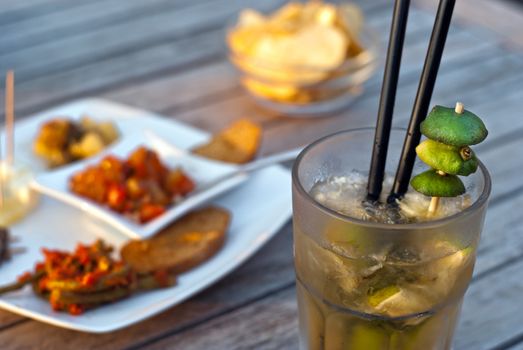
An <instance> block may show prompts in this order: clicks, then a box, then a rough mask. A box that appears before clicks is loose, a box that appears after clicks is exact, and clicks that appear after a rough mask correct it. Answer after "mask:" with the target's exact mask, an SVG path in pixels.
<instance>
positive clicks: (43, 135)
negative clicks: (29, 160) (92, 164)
mask: <svg viewBox="0 0 523 350" xmlns="http://www.w3.org/2000/svg"><path fill="white" fill-rule="evenodd" d="M118 136H119V132H118V130H117V129H116V126H115V125H114V124H113V123H111V122H106V121H96V120H94V119H92V118H90V117H88V116H84V117H82V118H81V119H80V120H79V121H75V120H72V119H68V118H56V119H52V120H49V121H48V122H46V123H44V124H43V125H42V127H41V128H40V131H39V132H38V135H37V136H36V139H35V141H34V144H33V150H34V152H35V154H36V155H38V156H39V157H41V158H42V159H44V160H45V161H46V163H47V164H48V166H49V167H51V168H53V167H58V166H61V165H64V164H68V163H71V162H74V161H75V160H78V159H83V158H87V157H90V156H93V155H95V154H97V153H99V152H100V151H101V150H103V149H104V148H105V147H107V146H108V145H110V144H111V143H113V142H114V141H115V140H116V139H117V138H118Z"/></svg>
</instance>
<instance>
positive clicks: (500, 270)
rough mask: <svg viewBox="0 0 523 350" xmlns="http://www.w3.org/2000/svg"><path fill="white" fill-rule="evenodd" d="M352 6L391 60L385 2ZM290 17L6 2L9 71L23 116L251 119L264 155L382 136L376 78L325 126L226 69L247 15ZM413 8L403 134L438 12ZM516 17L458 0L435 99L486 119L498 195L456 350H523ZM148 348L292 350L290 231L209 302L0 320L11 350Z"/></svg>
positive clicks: (3, 60)
mask: <svg viewBox="0 0 523 350" xmlns="http://www.w3.org/2000/svg"><path fill="white" fill-rule="evenodd" d="M357 2H358V3H359V4H360V5H361V6H362V8H363V10H364V12H365V14H366V17H367V20H368V22H369V23H370V25H371V26H372V27H373V28H374V29H375V30H376V31H377V32H378V33H379V34H380V37H381V40H382V51H383V50H384V47H385V44H386V40H387V31H388V27H389V25H390V19H391V12H392V11H391V9H392V2H391V1H389V0H372V1H369V0H359V1H357ZM282 3H284V0H264V1H255V0H198V1H189V0H148V1H140V0H91V1H85V2H84V1H69V0H17V1H15V0H0V33H2V35H1V39H0V72H4V71H5V70H6V69H8V68H14V69H15V70H16V75H17V116H18V117H19V118H24V117H26V116H28V115H30V114H31V113H34V112H37V111H40V110H42V109H45V108H48V107H51V106H54V105H56V104H59V103H62V102H66V101H69V100H71V99H75V98H80V97H87V96H98V97H102V98H107V99H111V100H115V101H118V102H122V103H127V104H131V105H134V106H138V107H140V108H144V109H148V110H152V111H155V112H158V113H160V114H162V115H165V116H166V118H172V119H176V120H180V121H184V122H187V123H190V124H192V125H194V126H197V127H200V128H203V129H206V130H208V131H217V130H219V129H221V128H223V126H224V125H226V124H228V123H230V122H232V121H234V120H236V119H238V118H245V117H246V118H250V119H252V120H255V121H258V122H260V123H261V124H262V125H263V127H264V136H263V145H262V154H271V153H274V152H277V151H282V150H285V149H288V148H292V147H296V146H299V145H303V144H307V143H309V142H311V141H312V140H314V139H317V138H319V137H321V136H324V135H326V134H329V133H332V132H335V131H338V130H342V129H347V128H353V127H361V126H370V125H373V124H374V123H375V115H376V112H377V104H378V103H377V102H378V98H379V96H378V95H379V91H380V84H381V74H382V71H381V69H382V68H380V70H379V72H378V73H377V74H376V75H375V76H373V77H372V78H371V79H370V80H369V81H368V82H367V83H366V85H365V90H364V92H363V94H362V96H361V97H360V98H359V99H357V100H356V101H355V102H354V103H353V104H352V105H351V106H350V107H349V108H348V109H346V110H344V111H341V112H337V113H335V114H333V115H331V116H329V117H325V118H318V119H302V118H289V117H285V116H282V115H280V114H279V113H276V112H271V111H267V110H265V109H263V108H261V107H259V106H257V105H256V104H255V103H254V101H253V100H252V99H251V98H250V97H249V96H248V95H247V94H246V93H245V92H244V91H243V90H242V89H241V87H240V86H239V83H238V79H237V75H236V73H235V72H234V70H233V69H232V68H231V66H230V64H229V63H228V62H227V59H226V52H225V47H224V42H223V37H224V28H225V27H226V25H227V23H229V22H230V21H231V19H232V18H233V17H234V15H235V14H236V13H237V12H238V11H239V10H240V9H242V8H244V7H254V8H258V9H261V10H265V11H269V10H271V9H274V8H276V7H278V6H280V5H281V4H282ZM413 3H414V6H413V8H412V10H411V13H410V17H409V24H408V33H407V38H406V41H405V50H404V59H403V65H402V72H401V78H400V86H399V90H398V94H397V102H396V108H395V119H394V124H395V125H397V126H405V125H406V122H407V120H408V118H409V115H410V112H411V108H412V102H413V99H414V94H415V92H416V88H417V84H418V79H419V74H420V70H421V66H422V63H423V59H424V56H425V51H426V48H427V42H428V38H429V36H430V31H431V28H432V23H433V18H434V3H435V1H429V0H414V1H413ZM522 19H523V9H521V8H520V7H517V6H516V5H514V4H507V3H505V2H503V1H494V0H490V1H489V0H460V1H458V4H457V7H456V14H455V20H454V22H453V26H452V28H451V32H450V34H449V37H448V43H447V46H446V49H445V53H444V57H443V61H442V65H441V69H440V74H439V77H438V80H437V84H436V88H435V92H434V96H433V100H432V103H439V104H446V105H449V104H450V105H451V104H453V103H455V101H456V99H459V100H461V101H463V102H464V103H465V105H466V106H470V108H471V109H473V110H474V111H475V112H476V113H477V114H478V115H481V116H482V117H484V119H485V122H486V124H487V127H488V129H489V131H490V135H489V138H488V139H487V140H486V141H485V142H484V143H483V144H481V145H480V146H479V147H476V151H477V153H478V156H479V157H480V159H482V161H483V162H484V163H485V164H486V165H487V167H488V168H489V169H490V171H491V173H492V174H491V175H492V180H493V184H494V186H493V193H492V199H491V203H490V207H489V211H488V214H487V220H486V224H485V229H484V232H483V236H482V241H481V245H480V247H479V250H478V260H477V264H476V269H475V273H474V278H473V281H472V283H471V286H470V288H469V290H468V292H467V295H466V298H465V303H464V306H463V312H462V316H461V322H460V325H459V327H458V330H457V334H456V337H455V345H454V348H455V349H458V350H461V349H466V350H468V349H470V350H478V349H479V350H494V349H496V350H501V349H523V345H522V344H523V324H522V322H521V321H522V320H523V316H521V310H522V308H523V302H522V300H523V299H522V298H521V291H522V290H523V226H522V225H521V224H520V221H519V220H521V218H522V214H521V213H522V209H521V208H523V181H522V177H521V171H522V170H523V156H522V154H521V151H520V150H521V149H523V117H522V115H521V113H522V112H521V111H522V110H523V52H522V50H523V42H522V41H521V38H523V35H522V34H523V20H522ZM383 59H384V58H383V57H382V60H383ZM2 74H3V73H2ZM0 107H1V108H2V109H3V101H2V102H1V103H0ZM2 117H3V115H2ZM297 128H299V130H300V132H299V133H296V132H294V131H295V130H296V129H297ZM139 348H140V349H141V348H151V349H188V350H192V349H231V350H232V349H296V348H297V314H296V299H295V290H294V268H293V262H292V225H291V223H290V222H289V223H288V224H286V225H285V227H284V228H282V230H281V231H280V232H279V233H278V235H277V236H276V237H275V238H274V239H273V240H271V241H270V242H269V243H268V244H267V245H266V246H265V247H263V248H262V249H261V250H260V251H259V252H258V253H257V254H255V255H254V256H253V257H252V258H251V259H249V260H248V261H247V262H246V263H245V264H244V265H243V266H241V267H240V268H238V269H237V270H235V271H234V272H233V273H231V274H230V275H228V276H227V277H225V278H224V279H222V280H221V281H219V282H217V283H216V284H214V285H213V286H211V287H209V288H208V289H207V290H205V291H203V292H201V293H200V294H198V295H197V296H195V297H193V298H191V299H190V300H188V301H186V302H185V303H183V304H181V305H179V306H176V307H174V308H171V309H169V310H167V311H165V312H163V313H161V314H159V315H157V316H155V317H153V318H151V319H149V320H146V321H143V322H140V323H138V324H136V325H133V326H131V327H129V328H126V329H123V330H120V331H116V332H112V333H108V334H98V335H93V334H87V333H80V332H75V331H70V330H64V329H61V328H57V327H53V326H49V325H46V324H43V323H39V322H36V321H33V320H30V319H27V318H24V317H21V316H18V315H15V314H11V313H8V312H6V311H0V349H2V350H3V349H139Z"/></svg>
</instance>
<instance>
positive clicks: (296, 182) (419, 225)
mask: <svg viewBox="0 0 523 350" xmlns="http://www.w3.org/2000/svg"><path fill="white" fill-rule="evenodd" d="M374 130H375V127H372V126H366V127H360V128H354V129H347V130H342V131H338V132H335V133H333V134H329V135H326V136H323V137H321V138H319V139H317V140H316V141H314V142H312V143H310V144H309V145H307V146H306V147H305V148H304V149H303V150H302V151H301V152H300V154H299V155H298V157H296V161H295V162H294V165H293V167H292V183H293V186H296V189H297V190H298V192H299V193H300V194H301V195H302V196H303V197H304V198H305V199H306V200H307V201H308V202H310V203H311V204H312V205H313V206H314V207H316V208H317V209H319V210H321V211H323V212H324V213H326V214H328V215H331V216H334V217H336V218H338V219H340V220H343V221H348V222H352V223H353V224H357V225H360V226H365V227H372V228H376V229H382V230H407V229H409V230H412V229H424V228H434V227H439V226H443V225H446V224H448V223H449V222H451V221H454V220H456V219H457V218H461V217H466V216H469V215H472V214H473V213H474V212H476V211H477V210H479V208H481V207H482V206H483V205H484V204H485V203H486V202H487V201H488V198H489V196H490V192H491V188H492V183H491V179H490V174H489V172H488V170H487V168H486V167H485V165H484V164H483V163H482V162H481V161H480V160H478V164H479V169H480V170H481V174H482V176H483V179H484V186H483V189H482V191H481V194H480V196H479V197H478V198H477V199H476V200H475V201H474V203H472V204H471V205H470V206H468V207H467V208H465V209H464V210H462V211H460V212H458V213H456V214H452V215H449V216H446V217H443V218H440V219H436V220H431V221H424V222H416V223H407V224H386V223H379V222H372V221H366V220H362V219H357V218H354V217H351V216H348V215H344V214H341V213H339V212H337V211H335V210H333V209H330V208H328V207H326V206H324V205H323V204H321V203H319V202H317V201H316V200H314V198H313V197H312V196H311V195H310V194H309V192H307V191H306V190H305V189H304V188H303V185H302V183H301V181H300V179H299V175H298V170H299V167H300V164H301V162H302V160H303V157H304V156H305V155H306V154H307V153H308V152H309V151H310V150H311V149H313V148H314V147H315V146H317V145H319V144H321V143H322V142H324V141H327V140H329V139H331V138H334V137H336V136H339V135H342V134H350V133H355V132H359V131H374ZM392 131H407V129H405V128H398V127H395V128H392Z"/></svg>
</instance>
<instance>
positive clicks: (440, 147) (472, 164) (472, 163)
mask: <svg viewBox="0 0 523 350" xmlns="http://www.w3.org/2000/svg"><path fill="white" fill-rule="evenodd" d="M416 153H417V155H418V157H419V158H420V159H421V160H422V161H423V162H424V163H425V164H427V165H428V166H430V167H431V168H433V169H438V170H441V171H443V172H445V173H447V174H452V175H463V176H468V175H470V174H472V173H474V172H476V170H477V169H478V159H477V158H476V155H475V154H474V152H473V151H472V150H471V149H470V147H468V146H463V147H457V146H451V145H446V144H444V143H441V142H438V141H434V140H425V141H423V142H422V143H420V144H419V145H418V147H416Z"/></svg>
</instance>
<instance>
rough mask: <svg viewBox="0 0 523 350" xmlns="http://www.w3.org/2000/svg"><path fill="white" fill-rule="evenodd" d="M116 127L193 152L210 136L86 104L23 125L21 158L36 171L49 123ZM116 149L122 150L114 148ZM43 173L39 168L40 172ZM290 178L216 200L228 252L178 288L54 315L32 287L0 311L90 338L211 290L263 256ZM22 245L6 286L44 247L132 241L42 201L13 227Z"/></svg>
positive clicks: (270, 173)
mask: <svg viewBox="0 0 523 350" xmlns="http://www.w3.org/2000/svg"><path fill="white" fill-rule="evenodd" d="M82 113H87V114H89V115H91V116H93V117H95V118H98V119H110V120H114V121H115V122H116V123H117V125H118V127H119V128H120V130H121V131H122V134H123V135H131V134H133V133H134V131H135V130H137V129H140V128H141V129H143V128H144V127H145V126H146V127H147V128H148V129H151V130H153V131H154V132H155V133H157V134H158V135H160V136H161V137H162V138H164V139H165V140H167V141H169V142H170V143H172V144H174V145H176V146H177V147H180V148H184V149H187V148H190V147H192V146H194V145H195V144H197V143H201V142H203V141H205V140H206V139H207V138H208V137H209V135H208V134H206V133H204V132H202V131H199V130H196V129H194V128H191V127H189V126H187V125H184V124H181V123H177V122H174V121H168V120H166V119H162V118H159V117H158V116H154V115H151V114H150V113H147V112H145V111H141V110H138V109H135V108H131V107H127V106H122V105H119V104H115V103H110V102H107V101H102V100H97V99H88V100H80V101H77V102H73V103H70V104H67V105H63V106H60V107H57V108H55V109H52V110H49V111H46V112H44V113H40V114H38V115H36V116H34V117H30V118H28V119H26V120H24V121H22V122H21V123H20V124H19V125H18V124H17V130H16V145H15V147H16V154H17V156H18V157H19V159H23V160H25V161H26V163H29V164H35V162H37V160H36V159H35V158H34V157H33V156H32V154H31V148H30V145H31V142H32V140H33V138H34V135H35V134H36V132H37V130H38V127H39V125H40V124H41V123H42V122H43V121H44V120H46V119H47V118H50V117H53V116H56V115H62V116H76V117H78V116H80V115H81V114H82ZM115 147H116V146H115ZM37 170H38V171H40V172H43V171H45V168H44V167H43V166H41V167H40V168H38V169H37ZM290 186H291V179H290V174H289V171H287V170H285V169H283V168H282V167H280V166H273V167H270V168H267V169H264V170H260V171H258V172H257V173H255V174H253V175H252V176H251V177H250V178H249V179H248V180H247V181H246V182H245V183H243V184H241V185H239V187H237V188H236V189H234V190H233V191H231V192H229V193H227V194H226V195H224V196H222V197H220V198H218V199H216V200H215V201H213V204H216V205H219V206H222V207H224V208H227V209H228V210H229V211H230V212H231V213H232V223H231V227H230V229H229V232H228V236H227V241H226V243H225V245H224V247H223V248H222V249H221V250H220V251H219V252H218V253H217V254H216V255H215V256H214V257H213V258H211V259H210V260H209V261H207V262H206V263H204V264H202V265H201V266H199V267H197V268H195V269H193V270H191V271H189V272H187V273H185V274H182V275H181V276H180V278H179V281H178V285H176V286H174V287H172V288H168V289H164V290H157V291H151V292H147V293H143V294H138V295H135V296H132V297H131V298H129V299H126V300H123V301H120V302H117V303H113V304H108V305H106V306H103V307H100V308H99V309H95V310H91V311H88V312H86V313H85V314H84V315H81V316H70V315H68V314H66V313H58V312H53V311H52V310H51V308H50V306H49V304H48V303H47V302H45V301H43V300H40V299H39V298H37V297H36V296H34V295H33V293H32V291H31V290H30V289H29V288H27V289H24V290H21V291H19V292H15V293H11V294H8V295H4V296H2V297H0V307H2V308H4V309H6V310H10V311H12V312H16V313H18V314H21V315H24V316H27V317H31V318H33V319H36V320H39V321H43V322H47V323H50V324H53V325H56V326H60V327H64V328H70V329H75V330H79V331H85V332H95V333H101V332H109V331H114V330H116V329H120V328H123V327H126V326H129V325H131V324H134V323H136V322H138V321H141V320H143V319H146V318H148V317H150V316H152V315H155V314H157V313H159V312H161V311H163V310H165V309H167V308H169V307H172V306H173V305H176V304H178V303H180V302H182V301H184V300H186V299H188V298H190V297H191V296H192V295H194V294H195V293H197V292H199V291H201V290H202V289H204V288H206V287H207V286H209V285H211V284H213V283H214V282H216V281H217V280H219V279H220V278H222V277H223V276H225V275H226V274H228V273H229V272H231V271H232V270H233V269H235V268H236V267H238V266H239V265H240V264H242V263H243V262H244V261H245V260H246V259H247V258H249V257H250V256H251V255H252V254H254V253H255V252H256V251H257V250H258V249H260V248H261V247H262V246H263V245H264V244H265V243H266V242H267V241H268V240H269V239H270V238H271V237H272V236H274V234H275V233H276V232H277V231H278V229H279V228H281V226H282V225H283V224H284V223H285V222H286V221H287V220H288V219H289V217H290V215H291V192H290ZM10 230H11V234H12V235H14V236H16V237H18V238H19V240H20V241H19V242H17V243H16V245H17V246H23V247H25V248H26V249H27V251H26V252H25V253H23V254H19V255H16V256H15V257H14V258H13V259H12V260H11V261H8V262H7V263H5V264H3V265H0V283H6V282H9V281H13V280H14V279H15V278H16V277H17V276H18V275H19V274H21V273H22V272H24V271H26V270H29V269H31V268H32V266H33V264H34V263H35V262H36V261H39V260H41V259H42V255H41V253H40V249H41V248H42V247H48V248H58V249H68V250H71V249H73V248H74V247H75V245H76V244H77V243H78V242H82V243H92V242H94V240H95V239H96V238H103V239H105V240H106V241H107V242H109V243H110V244H113V245H114V246H115V247H116V248H117V249H118V248H119V247H121V245H122V244H124V243H125V241H126V240H127V239H128V238H127V237H126V236H125V235H123V234H122V232H121V231H118V230H117V229H115V228H114V227H113V226H111V225H109V224H107V223H106V222H104V221H102V220H98V219H96V218H95V217H93V216H91V215H89V214H88V213H86V212H85V211H83V210H81V209H78V208H75V207H72V206H70V205H67V204H66V203H63V202H60V201H57V200H56V199H53V198H48V197H42V198H41V200H40V204H39V206H38V207H37V208H36V209H35V211H34V212H33V213H31V215H30V216H28V217H27V218H26V219H25V220H24V221H22V222H20V223H18V224H16V225H14V226H13V227H11V229H10Z"/></svg>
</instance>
